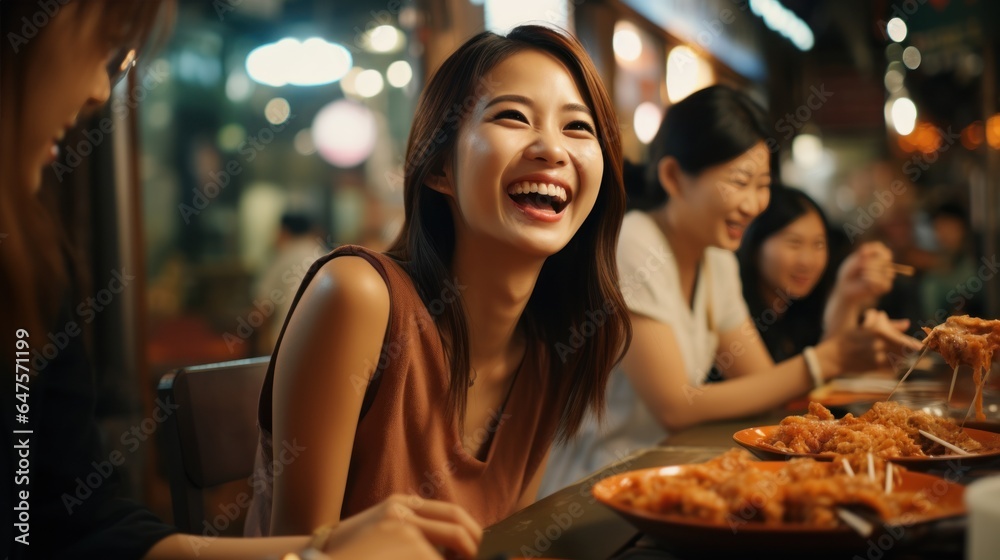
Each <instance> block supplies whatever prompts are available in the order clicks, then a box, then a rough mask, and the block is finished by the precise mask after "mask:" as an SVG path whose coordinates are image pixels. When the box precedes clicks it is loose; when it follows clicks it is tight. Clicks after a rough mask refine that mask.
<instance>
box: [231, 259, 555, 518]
mask: <svg viewBox="0 0 1000 560" xmlns="http://www.w3.org/2000/svg"><path fill="white" fill-rule="evenodd" d="M345 255H350V256H358V257H362V258H364V259H365V260H367V261H368V262H369V263H371V265H372V266H373V267H374V268H375V270H377V271H378V272H379V274H380V275H381V276H382V278H383V280H385V283H386V286H387V288H388V291H389V301H390V311H389V324H388V327H387V330H386V337H385V340H384V342H383V346H382V354H381V355H380V357H379V364H378V367H379V370H378V372H377V373H376V374H375V375H374V376H373V380H372V381H371V383H370V384H369V386H368V389H367V392H366V394H365V401H364V405H363V406H362V413H361V418H360V421H359V422H358V428H357V432H356V434H355V436H354V446H353V449H352V451H351V462H350V469H349V471H348V475H347V487H346V489H345V492H344V502H343V508H342V510H341V514H340V516H341V518H342V519H343V518H347V517H350V516H352V515H354V514H356V513H359V512H361V511H363V510H365V509H367V508H369V507H371V506H373V505H375V504H377V503H379V502H381V501H383V500H385V499H386V498H387V497H389V495H391V494H394V493H401V494H408V495H416V496H420V497H422V498H429V499H436V500H444V501H448V502H452V503H455V504H458V505H460V506H462V507H463V508H465V509H466V511H468V512H469V514H470V515H472V517H473V518H475V519H476V521H478V522H479V523H481V524H482V525H483V526H484V527H485V526H488V525H492V524H493V523H496V522H497V521H499V520H501V519H503V518H504V517H506V516H508V515H510V514H511V513H513V512H514V508H515V506H516V504H517V501H518V499H519V498H520V496H521V494H522V492H523V491H524V488H525V485H527V484H528V483H529V482H530V480H531V478H532V477H533V475H534V474H535V472H536V471H537V470H538V466H539V463H540V462H541V461H542V459H543V458H544V457H545V454H546V452H547V451H548V449H549V447H550V445H551V443H552V440H553V438H554V435H555V431H556V428H557V426H558V422H559V417H560V415H561V412H562V409H561V407H560V406H558V405H556V404H555V401H556V399H555V397H554V388H552V387H550V386H549V383H550V382H549V375H548V373H549V372H548V368H547V366H546V364H547V359H546V357H545V356H544V353H543V352H542V351H541V347H540V345H537V344H532V343H530V342H529V344H528V349H527V350H526V353H525V357H524V360H523V361H522V363H521V366H520V369H519V371H518V372H517V373H516V377H515V378H514V382H513V385H512V386H511V389H510V393H509V395H508V397H507V399H506V405H505V407H504V409H503V410H498V411H494V413H493V415H492V419H491V421H490V422H489V423H488V424H487V425H486V426H482V427H480V428H478V429H474V428H473V427H471V426H470V427H468V428H467V430H466V431H467V434H466V436H465V437H466V439H468V440H471V441H470V442H469V443H471V445H469V447H470V448H473V449H476V448H478V447H479V444H481V443H482V442H484V441H486V440H487V438H488V437H489V436H490V435H492V438H493V439H492V441H491V442H490V444H489V449H488V452H487V455H486V460H485V461H480V460H478V459H476V458H475V457H473V456H471V455H470V454H469V453H468V452H466V450H465V447H464V446H463V445H462V440H461V437H460V435H459V432H458V426H457V422H456V421H455V418H454V415H452V414H449V413H448V405H447V394H448V385H449V375H450V374H449V369H448V366H447V363H446V360H445V353H444V349H443V347H442V343H441V339H440V336H439V334H438V331H437V328H436V327H435V325H434V314H435V313H436V314H440V313H441V312H442V306H444V305H448V304H447V303H446V302H447V301H451V299H452V298H454V297H458V295H459V294H458V293H457V292H458V291H459V290H460V289H461V287H460V286H454V285H451V284H447V285H446V286H444V287H443V292H442V294H440V297H439V298H437V299H435V300H433V301H432V302H431V303H430V305H429V307H428V306H426V305H424V302H423V300H421V299H420V296H419V295H418V293H417V291H416V288H415V286H414V284H413V282H412V280H411V279H410V277H409V275H408V274H407V273H406V272H405V271H404V270H403V268H402V267H401V266H400V265H399V264H398V263H397V262H396V261H395V260H393V259H392V258H390V257H388V256H386V255H382V254H380V253H376V252H374V251H371V250H369V249H365V248H363V247H359V246H351V245H348V246H343V247H340V248H338V249H336V250H334V251H333V252H331V253H329V254H327V255H326V256H324V257H321V258H320V259H319V260H317V261H316V262H315V263H314V264H313V265H312V267H311V268H310V269H309V271H308V272H307V274H306V276H305V278H304V279H303V281H302V285H301V286H299V290H298V292H297V293H296V295H295V299H294V301H293V303H292V311H291V312H292V313H294V311H295V306H296V305H297V304H298V301H299V299H300V298H301V296H302V292H303V291H304V290H305V287H306V286H307V285H308V284H309V282H310V281H311V280H312V279H313V277H314V276H315V274H316V272H317V271H318V270H319V268H320V267H322V266H323V265H324V264H325V263H326V262H328V261H329V260H331V259H333V258H336V257H338V256H345ZM290 314H291V313H290ZM290 314H289V315H290ZM287 324H288V319H287V318H286V319H285V327H284V328H287ZM284 328H283V329H282V333H281V337H283V336H284ZM281 337H279V338H278V345H277V346H276V347H275V350H274V353H273V354H272V357H271V364H270V366H268V372H267V377H266V378H265V380H264V386H263V389H262V391H261V397H260V408H259V411H258V423H259V427H260V445H259V447H258V452H257V464H256V466H255V469H254V473H255V474H254V477H253V478H254V480H253V481H252V484H253V487H254V499H253V503H252V504H251V506H250V510H249V512H248V516H247V521H246V526H245V527H244V534H245V535H247V536H261V535H267V534H268V533H269V530H270V523H271V500H272V489H273V477H272V474H271V473H272V469H271V468H269V467H270V466H271V465H272V459H273V456H274V453H275V452H278V453H279V454H280V453H281V452H282V449H277V450H275V449H273V447H272V440H271V398H272V389H273V381H274V364H275V357H276V356H277V354H278V352H279V350H280V346H281ZM286 447H287V446H286ZM294 452H295V449H294V447H292V448H291V449H290V450H289V453H294ZM286 455H287V453H286Z"/></svg>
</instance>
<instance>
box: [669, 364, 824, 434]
mask: <svg viewBox="0 0 1000 560" xmlns="http://www.w3.org/2000/svg"><path fill="white" fill-rule="evenodd" d="M821 361H822V359H821ZM811 388H812V380H811V378H810V376H809V371H808V369H807V366H806V362H805V359H804V358H803V357H802V356H801V355H800V356H795V357H794V358H790V359H788V360H785V361H784V362H781V363H780V364H775V365H774V367H773V369H771V370H770V371H761V372H760V373H759V374H757V375H745V376H742V377H736V378H733V379H727V380H725V381H723V382H721V383H711V384H708V385H702V386H701V387H698V388H692V387H688V388H685V390H684V391H683V393H684V394H685V395H686V398H685V399H680V400H679V401H678V402H676V403H675V406H671V407H664V408H663V409H661V410H660V411H659V413H660V414H659V415H658V416H659V420H660V422H661V423H662V424H663V426H664V427H665V428H666V429H667V430H669V431H673V430H681V429H684V428H688V427H691V426H694V425H697V424H700V423H702V422H710V421H713V420H726V419H730V418H741V417H744V416H751V415H754V414H759V413H760V412H761V411H764V410H770V409H772V408H775V407H778V406H781V405H782V404H784V403H786V402H788V401H789V400H791V399H794V398H795V397H798V396H801V395H803V394H805V393H806V392H807V391H809V389H811Z"/></svg>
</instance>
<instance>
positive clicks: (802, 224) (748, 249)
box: [736, 186, 893, 362]
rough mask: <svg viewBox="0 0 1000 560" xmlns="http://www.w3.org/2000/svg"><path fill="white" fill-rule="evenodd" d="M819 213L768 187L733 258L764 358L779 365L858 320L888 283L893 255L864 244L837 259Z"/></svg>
mask: <svg viewBox="0 0 1000 560" xmlns="http://www.w3.org/2000/svg"><path fill="white" fill-rule="evenodd" d="M831 234H832V231H831V229H830V226H829V223H828V222H827V219H826V215H825V214H824V213H823V210H822V209H821V208H820V207H819V206H818V205H817V204H816V203H815V202H814V201H813V200H812V199H811V198H810V197H809V195H807V194H805V193H804V192H802V191H800V190H797V189H792V188H788V187H783V186H777V187H775V188H773V189H772V190H771V203H770V204H769V205H768V207H767V209H766V210H764V212H762V213H761V214H760V216H758V217H757V218H756V219H755V220H754V221H753V222H751V224H750V227H748V228H747V230H746V233H744V235H743V241H742V243H740V248H739V250H738V251H737V252H736V255H737V257H738V259H739V263H740V279H741V280H742V282H743V299H745V300H746V302H747V305H748V307H749V310H750V316H751V317H753V319H754V324H755V325H756V327H757V330H758V331H759V332H760V336H761V339H762V340H763V341H764V345H765V346H766V347H767V350H768V352H769V353H770V354H771V358H772V359H774V361H775V362H781V361H783V360H786V359H788V358H791V357H793V356H795V355H797V354H800V353H801V352H802V351H803V350H804V349H805V348H807V347H809V346H815V345H816V344H819V342H820V341H821V340H823V339H824V338H828V337H831V336H834V335H837V334H840V333H842V332H845V331H847V330H849V329H852V328H854V327H855V326H856V325H857V322H858V318H859V317H860V316H861V314H862V313H863V312H864V311H865V309H867V308H869V307H871V306H872V305H874V304H875V302H876V301H877V299H878V298H879V297H880V296H882V295H883V294H885V293H887V292H888V291H889V290H890V289H891V288H892V279H893V273H892V268H891V267H892V252H891V251H889V248H888V247H886V246H885V245H883V244H882V243H879V242H869V243H864V244H862V245H861V246H859V247H858V248H857V250H855V251H853V252H852V253H850V255H849V256H848V257H847V258H846V259H843V262H842V264H840V265H839V267H838V266H837V265H838V263H839V259H838V258H837V251H836V249H834V248H833V246H834V245H835V240H833V239H831V237H832V235H831Z"/></svg>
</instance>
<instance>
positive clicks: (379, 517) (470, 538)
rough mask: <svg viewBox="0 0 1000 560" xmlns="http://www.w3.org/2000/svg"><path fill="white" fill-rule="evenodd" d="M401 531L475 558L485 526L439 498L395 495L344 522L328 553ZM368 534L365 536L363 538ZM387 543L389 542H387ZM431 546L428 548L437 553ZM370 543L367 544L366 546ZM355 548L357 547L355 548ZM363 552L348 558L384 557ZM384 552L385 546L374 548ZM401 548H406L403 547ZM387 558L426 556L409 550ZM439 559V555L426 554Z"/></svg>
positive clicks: (459, 555)
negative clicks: (481, 525)
mask: <svg viewBox="0 0 1000 560" xmlns="http://www.w3.org/2000/svg"><path fill="white" fill-rule="evenodd" d="M392 532H395V533H399V535H400V536H401V537H403V538H407V539H408V540H409V541H413V540H415V539H414V538H413V535H417V536H419V537H420V539H419V540H421V541H423V543H424V544H427V543H430V545H433V546H437V547H440V548H443V549H446V550H450V551H452V552H454V553H455V554H457V555H458V557H460V558H475V557H476V551H477V550H478V549H479V543H480V542H482V539H483V529H482V528H481V527H480V526H479V524H478V523H476V521H475V520H474V519H472V516H470V515H469V514H468V513H467V512H466V511H465V510H464V509H462V508H461V507H459V506H457V505H455V504H451V503H447V502H441V501H437V500H426V499H424V498H421V497H419V496H404V495H402V494H394V495H392V496H390V497H389V498H388V499H386V500H385V501H384V502H382V503H380V504H378V505H375V506H372V507H370V508H368V509H366V510H365V511H363V512H361V513H359V514H357V515H355V516H353V517H350V518H348V519H345V520H343V521H341V522H340V524H339V525H338V526H337V528H336V529H335V530H334V532H333V535H332V536H331V537H330V540H329V541H328V542H327V550H326V551H327V553H328V554H333V553H340V552H341V551H342V549H347V548H352V547H355V546H361V544H359V543H369V542H370V544H378V540H379V538H381V537H378V535H384V536H385V538H387V539H388V538H389V533H392ZM363 536H364V538H363ZM383 544H387V543H383ZM430 545H428V546H427V549H428V550H429V551H430V552H433V550H432V549H431V547H430ZM366 546H367V545H366ZM352 550H353V548H352ZM357 550H358V551H359V552H360V553H359V554H356V555H354V556H350V555H348V556H345V558H381V557H382V556H376V555H374V554H371V553H366V552H365V551H364V549H361V548H358V549H357ZM373 550H374V551H375V552H381V549H373ZM400 550H406V549H405V548H401V549H400ZM386 554H387V555H386V556H385V558H404V557H405V558H424V557H425V556H415V555H413V554H410V553H409V552H408V551H407V552H406V553H404V554H398V555H395V556H394V555H392V554H389V553H388V552H387V553H386ZM426 557H427V558H435V557H437V556H426Z"/></svg>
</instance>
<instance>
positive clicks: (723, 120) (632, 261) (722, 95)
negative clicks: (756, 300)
mask: <svg viewBox="0 0 1000 560" xmlns="http://www.w3.org/2000/svg"><path fill="white" fill-rule="evenodd" d="M765 118H766V117H765V115H764V112H763V109H761V108H760V107H759V106H758V105H757V104H756V103H755V102H754V101H752V100H751V99H750V98H749V97H748V96H747V95H745V94H743V93H741V92H739V91H737V90H735V89H732V88H729V87H726V86H721V85H718V86H711V87H708V88H705V89H703V90H700V91H697V92H695V93H692V94H691V95H690V96H688V97H686V98H685V99H683V100H681V101H679V102H678V103H676V104H674V105H672V106H671V107H670V108H669V109H668V110H667V112H666V116H665V117H664V120H663V122H662V123H661V124H660V128H659V130H658V131H657V133H656V136H655V137H654V138H653V141H652V143H651V144H650V158H649V160H650V162H651V163H650V164H648V166H647V167H646V173H645V177H646V181H645V182H644V183H642V184H638V185H636V184H633V185H629V187H630V193H631V192H633V190H634V192H635V193H636V195H637V199H641V200H642V201H643V204H644V205H645V206H646V207H647V208H649V210H635V211H632V212H629V213H628V214H627V215H626V216H625V219H624V223H623V225H622V233H621V236H620V238H619V242H618V269H619V274H620V278H621V283H622V293H623V294H624V296H625V302H626V304H627V306H628V311H629V316H630V318H631V320H632V326H633V332H634V336H633V339H632V344H631V346H630V347H629V349H628V352H627V353H626V355H625V358H624V360H622V363H621V365H620V367H618V368H616V370H615V371H614V372H613V374H612V376H611V379H610V381H609V385H608V411H607V421H606V422H604V423H603V424H601V423H599V422H596V421H593V422H587V423H586V424H585V425H584V426H583V428H582V429H581V434H580V436H579V437H578V438H577V439H576V440H574V441H571V442H568V443H567V444H565V445H560V446H558V447H556V448H555V449H554V450H553V452H552V457H551V459H550V466H549V470H548V472H547V473H546V476H545V480H544V482H543V487H542V488H543V489H542V492H541V495H547V494H549V493H551V492H553V491H555V490H557V489H559V488H561V487H563V486H565V485H566V484H569V483H572V482H574V481H576V480H579V479H580V478H582V477H583V476H584V475H586V474H588V473H591V472H594V471H595V470H597V469H598V468H599V467H602V466H604V465H607V464H609V463H611V462H613V461H614V460H616V459H620V458H621V457H622V456H624V455H627V454H628V453H630V452H632V451H634V450H636V449H639V448H643V447H649V446H652V445H656V444H657V443H658V442H659V441H661V440H662V439H663V438H664V437H665V436H666V435H667V434H668V433H669V432H673V431H677V430H682V429H684V428H687V427H689V426H694V425H696V424H700V423H702V422H708V421H711V420H721V419H726V418H738V417H742V416H748V415H751V414H756V413H760V412H764V411H766V410H769V409H771V408H774V407H777V406H779V405H781V404H783V403H785V402H787V401H788V400H790V399H792V398H794V397H797V396H800V395H804V394H805V393H806V392H807V391H808V390H809V389H810V388H812V387H814V386H816V385H819V384H821V383H823V382H824V380H826V379H830V378H832V377H835V376H838V375H840V374H841V373H843V372H845V371H856V370H869V369H874V368H877V367H887V366H888V360H887V357H886V353H887V351H889V350H890V349H894V348H899V347H900V346H905V347H909V348H917V347H919V343H918V342H917V341H916V340H913V339H911V338H910V337H907V336H905V335H902V334H901V333H900V328H901V325H899V324H894V323H891V322H890V321H889V320H888V318H887V317H886V316H885V315H884V314H879V313H874V312H871V313H869V314H867V315H866V319H865V323H864V326H863V327H855V328H851V329H848V330H846V331H845V332H841V333H838V334H835V335H833V336H831V337H829V338H827V339H825V340H823V341H821V342H819V343H818V344H817V345H816V346H815V348H811V347H807V348H806V349H805V351H804V352H803V354H800V355H798V356H794V357H792V358H790V359H787V360H785V361H782V362H781V363H777V364H776V363H775V361H774V360H773V359H772V358H771V355H770V354H769V353H768V350H767V347H766V346H765V345H764V343H763V342H762V340H761V338H760V335H759V333H758V331H757V328H756V326H755V325H754V322H753V319H752V318H751V317H750V313H749V311H748V310H747V305H746V302H744V300H743V290H742V288H741V286H740V272H739V265H738V263H737V261H736V256H735V255H734V254H733V252H734V251H736V249H737V248H738V247H739V244H740V241H741V239H742V238H743V233H744V231H745V230H746V228H747V227H748V226H749V225H750V223H751V222H752V221H753V219H754V218H756V217H757V216H758V215H759V214H760V213H761V212H762V211H763V210H764V209H765V208H766V207H767V205H768V201H769V199H770V195H771V181H772V178H771V174H772V170H771V169H772V168H771V160H772V154H771V153H770V152H769V149H768V146H767V142H768V140H769V136H768V134H769V128H768V127H767V125H766V124H765ZM635 175H636V173H634V172H632V171H629V172H627V173H626V176H630V177H634V176H635ZM713 364H714V365H715V366H716V367H718V369H719V371H720V372H721V373H722V375H723V376H724V379H723V380H722V381H720V382H718V383H711V384H705V380H706V377H707V375H708V373H709V370H710V369H711V368H712V366H713Z"/></svg>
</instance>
